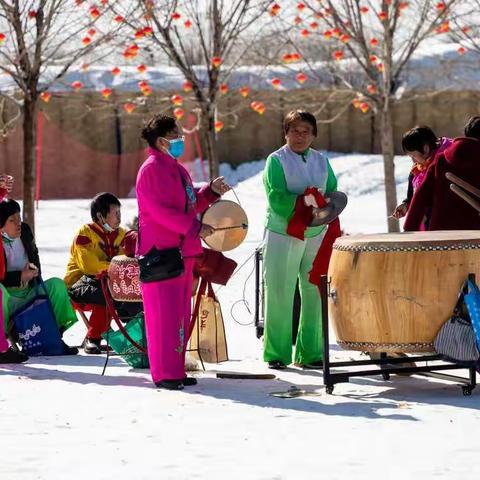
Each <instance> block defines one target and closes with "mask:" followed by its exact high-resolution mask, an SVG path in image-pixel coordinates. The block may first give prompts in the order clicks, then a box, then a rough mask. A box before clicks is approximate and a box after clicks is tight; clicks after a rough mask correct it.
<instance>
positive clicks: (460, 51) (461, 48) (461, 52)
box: [457, 47, 467, 55]
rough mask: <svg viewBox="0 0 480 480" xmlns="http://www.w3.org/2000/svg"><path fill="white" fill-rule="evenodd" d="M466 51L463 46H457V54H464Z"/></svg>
mask: <svg viewBox="0 0 480 480" xmlns="http://www.w3.org/2000/svg"><path fill="white" fill-rule="evenodd" d="M466 51H467V50H466V49H465V48H464V47H458V50H457V52H458V54H459V55H465V53H466Z"/></svg>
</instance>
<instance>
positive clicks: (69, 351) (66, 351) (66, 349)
mask: <svg viewBox="0 0 480 480" xmlns="http://www.w3.org/2000/svg"><path fill="white" fill-rule="evenodd" d="M62 343H63V354H62V355H78V348H77V347H70V346H69V345H67V344H66V343H65V342H64V341H63V340H62Z"/></svg>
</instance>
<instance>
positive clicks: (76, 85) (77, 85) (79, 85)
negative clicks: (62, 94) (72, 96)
mask: <svg viewBox="0 0 480 480" xmlns="http://www.w3.org/2000/svg"><path fill="white" fill-rule="evenodd" d="M72 88H73V89H74V90H75V91H76V92H78V91H79V90H80V89H82V88H83V83H82V82H80V81H79V80H75V81H74V82H72Z"/></svg>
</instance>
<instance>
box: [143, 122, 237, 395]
mask: <svg viewBox="0 0 480 480" xmlns="http://www.w3.org/2000/svg"><path fill="white" fill-rule="evenodd" d="M142 137H143V138H144V139H145V140H146V141H147V142H148V144H149V149H148V154H149V156H148V158H147V160H146V161H145V163H144V164H143V165H142V166H141V167H140V170H139V172H138V176H137V201H138V214H139V225H138V228H139V241H138V245H137V255H146V254H147V253H148V252H149V251H150V250H151V249H152V247H156V248H157V249H158V250H164V249H169V248H175V247H180V250H181V253H182V257H183V263H184V273H183V274H181V275H180V276H177V277H175V278H170V279H167V280H161V281H157V282H151V283H144V282H142V284H141V287H142V295H143V305H144V311H145V325H146V331H147V345H148V359H149V362H150V371H151V374H152V379H153V381H154V383H155V385H156V386H157V387H162V388H167V389H169V390H181V389H183V387H184V386H185V385H195V384H196V383H197V382H196V380H195V379H194V378H191V377H187V376H186V375H185V350H186V347H187V342H188V338H186V334H187V332H188V331H189V322H190V316H191V295H192V281H193V265H194V262H195V257H197V256H199V255H200V254H201V253H202V248H201V242H200V238H205V237H207V236H208V235H211V234H212V233H213V231H214V230H213V228H212V227H210V226H209V225H204V224H202V223H201V222H200V220H198V217H197V216H198V214H199V213H202V212H203V211H205V210H206V209H207V208H208V207H209V205H210V204H212V203H213V202H215V201H216V200H217V199H218V198H219V197H220V196H221V195H222V194H223V193H225V192H226V191H228V190H229V189H230V187H229V186H228V185H227V184H226V183H225V182H224V181H223V178H222V177H220V178H217V179H215V180H213V181H212V182H211V183H210V185H206V186H205V187H203V188H201V189H198V190H197V189H194V187H193V185H192V180H191V178H190V175H189V174H188V172H187V170H186V169H185V168H184V167H183V166H182V165H180V164H179V163H178V162H177V158H178V157H180V156H181V155H182V153H183V146H184V144H183V137H181V136H180V129H179V128H178V125H177V123H176V121H175V119H174V118H173V117H169V116H165V115H156V116H154V117H153V118H152V119H151V120H150V121H149V122H148V123H147V124H146V125H145V127H144V128H143V130H142Z"/></svg>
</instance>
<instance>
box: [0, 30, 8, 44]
mask: <svg viewBox="0 0 480 480" xmlns="http://www.w3.org/2000/svg"><path fill="white" fill-rule="evenodd" d="M6 39H7V37H6V36H5V34H4V33H0V45H1V44H2V43H3V42H4V41H5V40H6Z"/></svg>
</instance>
